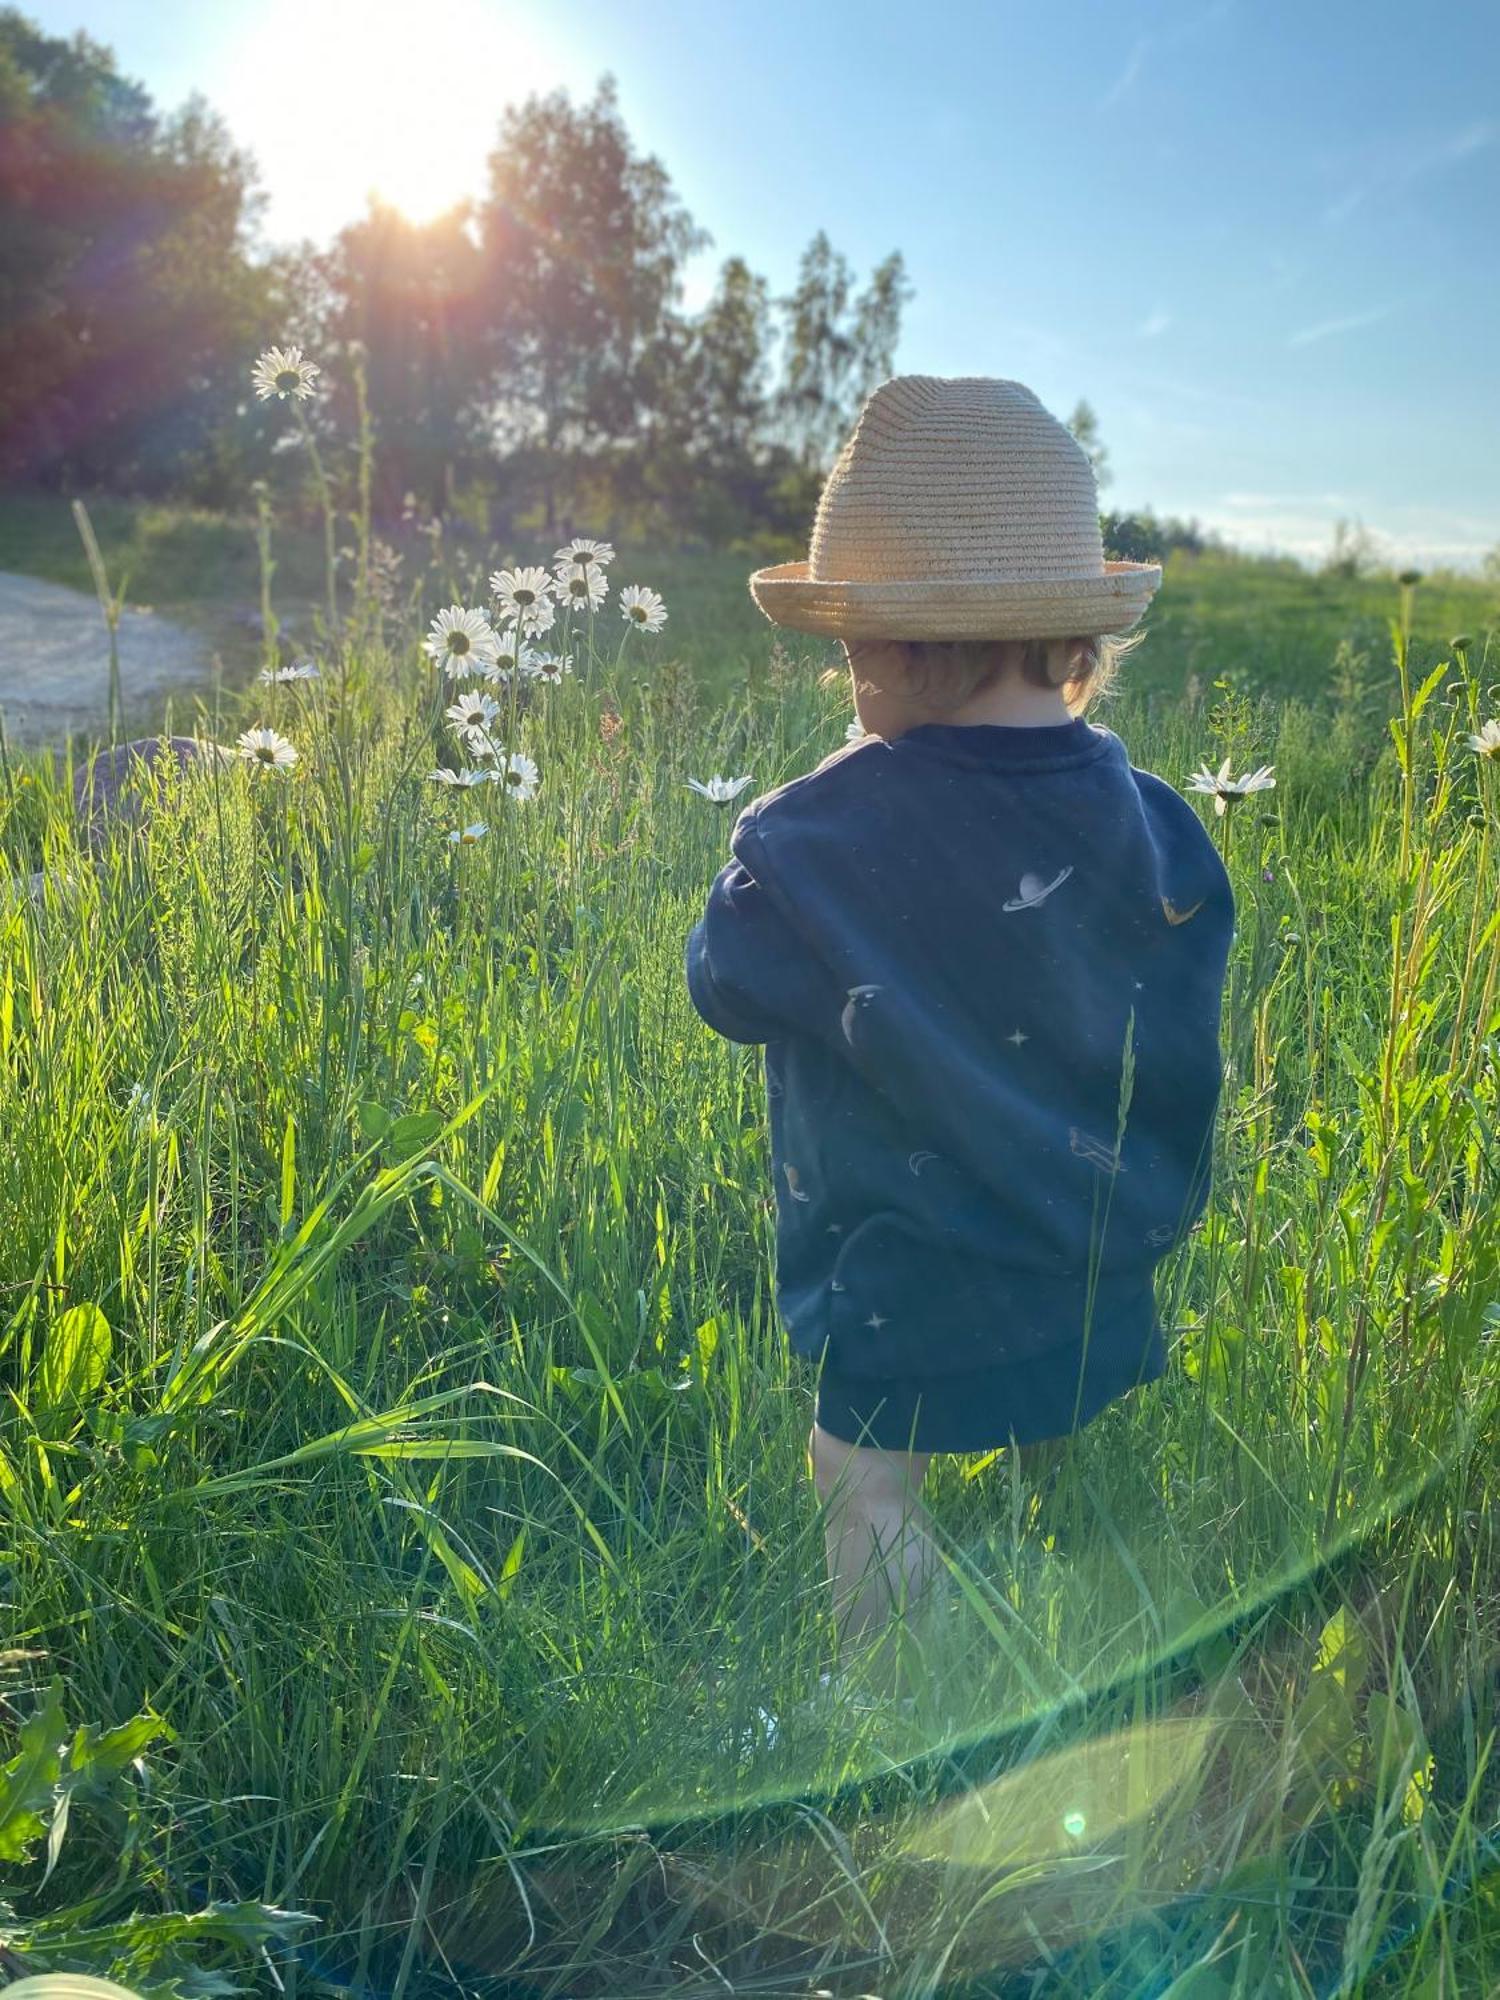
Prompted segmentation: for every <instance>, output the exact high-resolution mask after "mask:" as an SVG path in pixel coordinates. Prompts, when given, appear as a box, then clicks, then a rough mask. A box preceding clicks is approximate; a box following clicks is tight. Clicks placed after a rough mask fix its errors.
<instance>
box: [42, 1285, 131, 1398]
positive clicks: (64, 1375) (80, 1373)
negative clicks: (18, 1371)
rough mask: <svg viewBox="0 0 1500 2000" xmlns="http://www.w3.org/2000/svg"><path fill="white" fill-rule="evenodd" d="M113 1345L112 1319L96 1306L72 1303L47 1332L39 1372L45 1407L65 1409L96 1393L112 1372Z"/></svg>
mask: <svg viewBox="0 0 1500 2000" xmlns="http://www.w3.org/2000/svg"><path fill="white" fill-rule="evenodd" d="M112 1346H113V1340H112V1336H111V1334H110V1330H109V1321H108V1320H107V1319H106V1318H105V1317H104V1315H103V1313H102V1312H100V1310H99V1308H98V1307H97V1306H96V1305H84V1306H69V1308H68V1310H67V1311H66V1312H65V1313H62V1314H60V1315H59V1317H58V1318H57V1319H55V1320H54V1321H53V1322H52V1325H51V1327H50V1328H49V1329H48V1332H47V1345H46V1348H45V1350H44V1351H43V1354H42V1365H41V1368H40V1369H39V1370H38V1374H37V1394H38V1398H39V1400H40V1403H41V1406H42V1408H43V1409H46V1410H58V1409H62V1408H64V1407H66V1406H67V1405H70V1404H75V1403H81V1402H83V1401H84V1400H85V1398H86V1397H89V1396H91V1395H93V1394H94V1392H95V1391H96V1390H97V1389H98V1388H99V1386H100V1384H101V1383H102V1382H103V1380H104V1377H105V1375H106V1374H107V1373H108V1370H109V1357H110V1350H111V1347H112Z"/></svg>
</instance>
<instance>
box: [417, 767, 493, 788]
mask: <svg viewBox="0 0 1500 2000" xmlns="http://www.w3.org/2000/svg"><path fill="white" fill-rule="evenodd" d="M427 775H428V777H429V778H430V779H431V780H432V782H433V784H435V785H457V786H460V787H462V788H463V789H464V790H465V791H467V790H468V788H469V787H470V786H471V785H482V784H485V783H486V782H487V781H488V779H489V775H490V774H489V772H488V771H450V770H449V769H448V768H447V766H446V765H442V764H440V765H439V766H438V768H437V770H435V771H429V772H428V773H427Z"/></svg>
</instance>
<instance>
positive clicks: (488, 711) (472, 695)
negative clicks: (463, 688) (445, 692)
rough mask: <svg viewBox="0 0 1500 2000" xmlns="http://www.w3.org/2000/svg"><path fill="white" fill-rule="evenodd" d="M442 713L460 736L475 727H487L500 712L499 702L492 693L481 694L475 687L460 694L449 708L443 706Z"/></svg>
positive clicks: (456, 734) (454, 731)
mask: <svg viewBox="0 0 1500 2000" xmlns="http://www.w3.org/2000/svg"><path fill="white" fill-rule="evenodd" d="M443 713H444V715H445V716H446V717H447V718H448V720H449V721H450V722H451V723H452V724H453V733H454V735H455V736H462V735H464V734H465V733H466V732H467V731H468V730H470V729H473V728H476V727H477V728H480V729H488V728H489V726H490V724H491V723H492V722H493V721H494V719H495V717H496V716H497V715H498V714H499V713H500V704H499V702H498V701H496V700H495V698H494V696H493V695H488V694H481V693H480V692H479V691H478V689H477V688H471V689H470V690H469V692H468V693H467V694H461V695H460V696H459V697H458V700H457V701H456V702H454V704H453V706H452V707H451V708H445V709H444V710H443Z"/></svg>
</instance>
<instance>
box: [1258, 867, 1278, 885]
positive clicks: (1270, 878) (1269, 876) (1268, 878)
mask: <svg viewBox="0 0 1500 2000" xmlns="http://www.w3.org/2000/svg"><path fill="white" fill-rule="evenodd" d="M1260 879H1261V881H1262V882H1274V881H1275V880H1276V877H1275V875H1274V874H1273V873H1272V871H1271V870H1270V869H1269V868H1262V869H1261V871H1260Z"/></svg>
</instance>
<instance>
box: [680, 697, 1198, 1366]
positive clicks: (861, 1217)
mask: <svg viewBox="0 0 1500 2000" xmlns="http://www.w3.org/2000/svg"><path fill="white" fill-rule="evenodd" d="M730 847H731V854H732V857H733V858H732V859H731V860H730V861H729V862H728V863H727V864H726V865H725V867H724V868H723V869H722V870H721V871H720V873H719V875H718V877H717V879H716V880H715V882H714V884H713V886H712V888H711V889H710V891H709V895H708V899H707V904H706V907H705V909H704V912H703V915H702V917H701V919H700V920H699V922H698V923H697V924H696V925H695V926H694V927H693V930H692V932H691V934H690V936H689V938H688V940H687V946H686V957H685V968H686V975H687V983H688V989H689V992H690V994H691V997H692V1000H693V1003H694V1005H695V1006H696V1008H697V1010H698V1012H699V1013H700V1014H701V1016H702V1017H703V1019H704V1020H705V1021H706V1022H707V1023H708V1025H709V1026H710V1027H712V1028H714V1029H716V1030H717V1031H718V1032H719V1033H720V1034H722V1035H724V1036H726V1037H727V1038H728V1039H729V1040H731V1041H736V1042H742V1043H749V1044H763V1045H764V1049H765V1057H764V1061H765V1075H766V1090H767V1103H768V1114H769V1121H770V1127H771V1150H772V1159H773V1165H774V1170H775V1188H776V1202H777V1229H776V1296H777V1302H778V1306H779V1309H780V1312H781V1316H782V1320H783V1322H784V1324H785V1326H786V1328H787V1333H788V1338H789V1340H790V1342H791V1345H792V1346H793V1348H794V1349H795V1350H796V1351H798V1352H800V1353H802V1354H805V1355H807V1356H809V1357H810V1358H816V1357H817V1356H818V1354H820V1353H821V1352H823V1351H824V1350H825V1348H826V1349H827V1350H828V1351H829V1353H830V1358H831V1360H832V1362H833V1363H834V1365H836V1366H838V1367H839V1368H841V1369H843V1370H845V1371H846V1372H850V1373H860V1374H867V1375H871V1376H884V1375H893V1374H912V1373H941V1372H944V1371H948V1370H957V1369H965V1368H974V1367H981V1366H984V1365H986V1364H987V1363H989V1362H992V1361H999V1360H1001V1359H1003V1358H1004V1357H1005V1356H1007V1355H1013V1356H1017V1357H1020V1356H1031V1355H1034V1354H1038V1353H1041V1352H1045V1351H1046V1350H1047V1349H1048V1348H1049V1347H1056V1346H1061V1345H1064V1344H1065V1343H1068V1342H1073V1341H1077V1340H1079V1339H1080V1338H1081V1337H1082V1336H1083V1335H1084V1332H1085V1330H1086V1329H1088V1330H1090V1337H1094V1335H1095V1334H1099V1335H1100V1337H1110V1336H1111V1335H1112V1334H1115V1335H1118V1336H1119V1337H1121V1338H1124V1337H1125V1336H1126V1334H1127V1333H1130V1334H1132V1335H1133V1334H1134V1333H1135V1332H1136V1331H1139V1330H1141V1329H1149V1327H1150V1325H1151V1323H1152V1315H1153V1314H1154V1311H1155V1306H1154V1292H1153V1286H1152V1277H1153V1273H1154V1270H1155V1267H1156V1266H1157V1265H1158V1264H1159V1263H1160V1262H1161V1260H1162V1259H1163V1258H1164V1257H1165V1256H1167V1255H1169V1254H1170V1253H1171V1252H1172V1250H1173V1249H1175V1248H1176V1247H1178V1246H1179V1245H1180V1244H1181V1242H1182V1241H1183V1239H1184V1237H1185V1236H1186V1234H1187V1232H1188V1230H1189V1229H1190V1228H1191V1226H1192V1225H1193V1223H1194V1222H1196V1221H1197V1220H1198V1218H1199V1216H1200V1215H1201V1214H1202V1212H1203V1209H1204V1207H1205V1206H1206V1203H1207V1199H1208V1193H1209V1186H1210V1159H1211V1151H1212V1140H1213V1129H1214V1122H1215V1116H1216V1112H1217V1108H1218V1102H1219V1096H1220V1088H1221V1080H1222V1059H1221V1049H1220V1043H1219V1022H1220V1010H1221V1005H1222V997H1223V985H1224V977H1225V971H1226V966H1227V960H1228V953H1229V950H1230V946H1231V943H1232V940H1233V935H1234V919H1235V910H1234V899H1233V895H1232V891H1231V889H1230V884H1229V878H1228V876H1227V874H1226V873H1225V870H1224V866H1223V863H1222V861H1221V860H1220V858H1219V854H1218V850H1217V848H1216V847H1215V845H1214V842H1213V840H1212V838H1211V837H1210V835H1209V834H1208V832H1207V830H1206V828H1205V827H1204V825H1203V823H1202V821H1201V820H1200V819H1199V818H1198V815H1197V812H1196V810H1195V809H1194V807H1193V806H1192V805H1191V804H1190V803H1189V801H1188V800H1187V799H1186V798H1184V797H1183V796H1182V795H1181V794H1180V793H1179V792H1177V791H1175V790H1174V789H1173V788H1172V787H1171V786H1170V785H1169V784H1167V783H1166V782H1165V780H1163V779H1161V778H1159V777H1156V776H1155V775H1153V774H1152V773H1150V772H1146V771H1140V770H1137V769H1136V768H1135V767H1134V766H1133V765H1132V764H1131V763H1130V760H1129V757H1128V755H1127V752H1126V749H1125V745H1124V744H1123V743H1122V742H1121V741H1120V739H1119V737H1118V736H1116V735H1115V734H1114V733H1113V731H1111V730H1109V729H1107V728H1104V727H1102V726H1099V725H1096V724H1092V723H1090V722H1088V721H1087V720H1085V719H1084V718H1082V717H1078V718H1075V719H1074V720H1073V721H1071V722H1068V723H1061V724H1055V725H1047V726H1044V727H1041V728H1020V727H1008V726H1003V725H998V724H979V725H958V724H939V723H929V724H925V725H923V726H921V727H919V728H916V729H912V730H908V731H907V732H906V733H905V734H903V735H902V736H899V737H897V738H895V739H894V740H892V741H890V742H887V741H885V740H884V739H883V738H881V737H878V736H867V737H864V738H861V739H859V740H858V741H856V742H855V743H853V744H851V745H849V746H848V747H847V748H845V749H843V750H840V751H838V752H836V753H835V754H834V755H833V756H832V757H830V758H828V759H827V760H826V761H825V762H824V763H823V764H821V765H819V766H818V768H817V769H816V770H815V771H812V772H809V773H808V774H807V775H806V776H805V777H802V778H797V779H793V780H792V781H791V782H790V783H789V784H786V785H783V786H781V787H779V788H778V789H777V790H775V791H772V792H768V793H766V794H764V795H763V796H762V797H760V798H757V799H755V800H753V801H751V802H750V804H749V805H747V806H746V807H745V808H744V809H743V811H742V812H741V813H740V816H739V818H738V820H737V821H736V823H735V826H734V829H733V832H732V834H731V839H730ZM1122 1095H1123V1097H1124V1100H1125V1101H1124V1104H1123V1108H1122Z"/></svg>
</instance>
